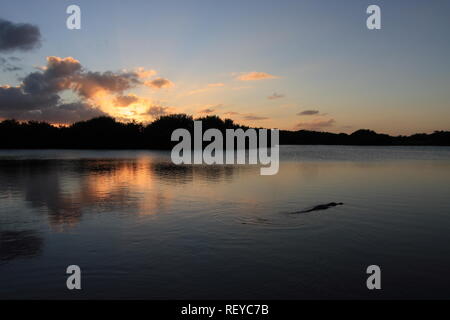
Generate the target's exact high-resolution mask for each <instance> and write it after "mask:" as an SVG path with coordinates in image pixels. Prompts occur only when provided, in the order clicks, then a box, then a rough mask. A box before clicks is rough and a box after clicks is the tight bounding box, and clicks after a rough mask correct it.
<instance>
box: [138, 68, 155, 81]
mask: <svg viewBox="0 0 450 320" xmlns="http://www.w3.org/2000/svg"><path fill="white" fill-rule="evenodd" d="M134 73H136V74H137V76H138V77H139V78H140V79H146V78H150V77H153V76H154V75H156V74H157V72H156V71H155V70H151V69H145V68H143V67H138V68H136V69H135V71H134Z"/></svg>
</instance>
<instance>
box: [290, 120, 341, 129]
mask: <svg viewBox="0 0 450 320" xmlns="http://www.w3.org/2000/svg"><path fill="white" fill-rule="evenodd" d="M335 123H336V121H335V120H334V119H328V120H322V119H315V120H312V121H308V122H300V123H298V124H297V125H296V126H295V129H297V130H299V129H305V130H322V129H323V128H328V127H332V126H334V124H335Z"/></svg>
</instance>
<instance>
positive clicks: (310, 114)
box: [297, 110, 319, 116]
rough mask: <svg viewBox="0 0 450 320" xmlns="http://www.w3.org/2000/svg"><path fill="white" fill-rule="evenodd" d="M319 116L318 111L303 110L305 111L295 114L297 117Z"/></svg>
mask: <svg viewBox="0 0 450 320" xmlns="http://www.w3.org/2000/svg"><path fill="white" fill-rule="evenodd" d="M318 114H319V110H305V111H301V112H299V113H297V115H298V116H314V115H318Z"/></svg>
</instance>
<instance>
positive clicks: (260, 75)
mask: <svg viewBox="0 0 450 320" xmlns="http://www.w3.org/2000/svg"><path fill="white" fill-rule="evenodd" d="M277 78H279V77H277V76H274V75H271V74H269V73H266V72H256V71H253V72H247V73H242V74H241V75H239V76H238V77H237V78H236V79H237V80H240V81H254V80H266V79H277Z"/></svg>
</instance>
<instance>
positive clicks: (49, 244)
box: [0, 146, 450, 299]
mask: <svg viewBox="0 0 450 320" xmlns="http://www.w3.org/2000/svg"><path fill="white" fill-rule="evenodd" d="M449 182H450V148H445V147H440V148H435V147H349V146H282V147H281V163H280V171H279V173H278V174H277V175H275V176H261V175H260V174H259V166H174V165H172V164H171V162H170V156H169V153H168V152H153V151H78V150H68V151H55V150H43V151H31V150H23V151H21V150H6V151H0V298H2V299H10V298H12V299H16V298H44V299H47V298H64V299H65V298H69V299H70V298H138V299H141V298H143V299H197V298H199V299H221V298H234V299H247V298H249V299H298V298H450V280H449V277H450V192H449V190H450V189H449ZM333 201H334V202H343V203H344V205H342V206H337V207H333V208H330V209H328V210H323V211H315V212H310V213H303V214H292V212H295V211H299V210H304V209H308V208H310V207H313V206H315V205H319V204H323V203H328V202H333ZM72 264H76V265H79V266H80V267H81V269H82V288H83V290H81V291H69V290H67V289H66V277H67V275H66V273H65V271H66V268H67V266H69V265H72ZM372 264H376V265H379V266H380V267H381V271H382V290H381V291H377V292H373V291H369V290H367V288H366V278H367V274H366V268H367V266H369V265H372Z"/></svg>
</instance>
